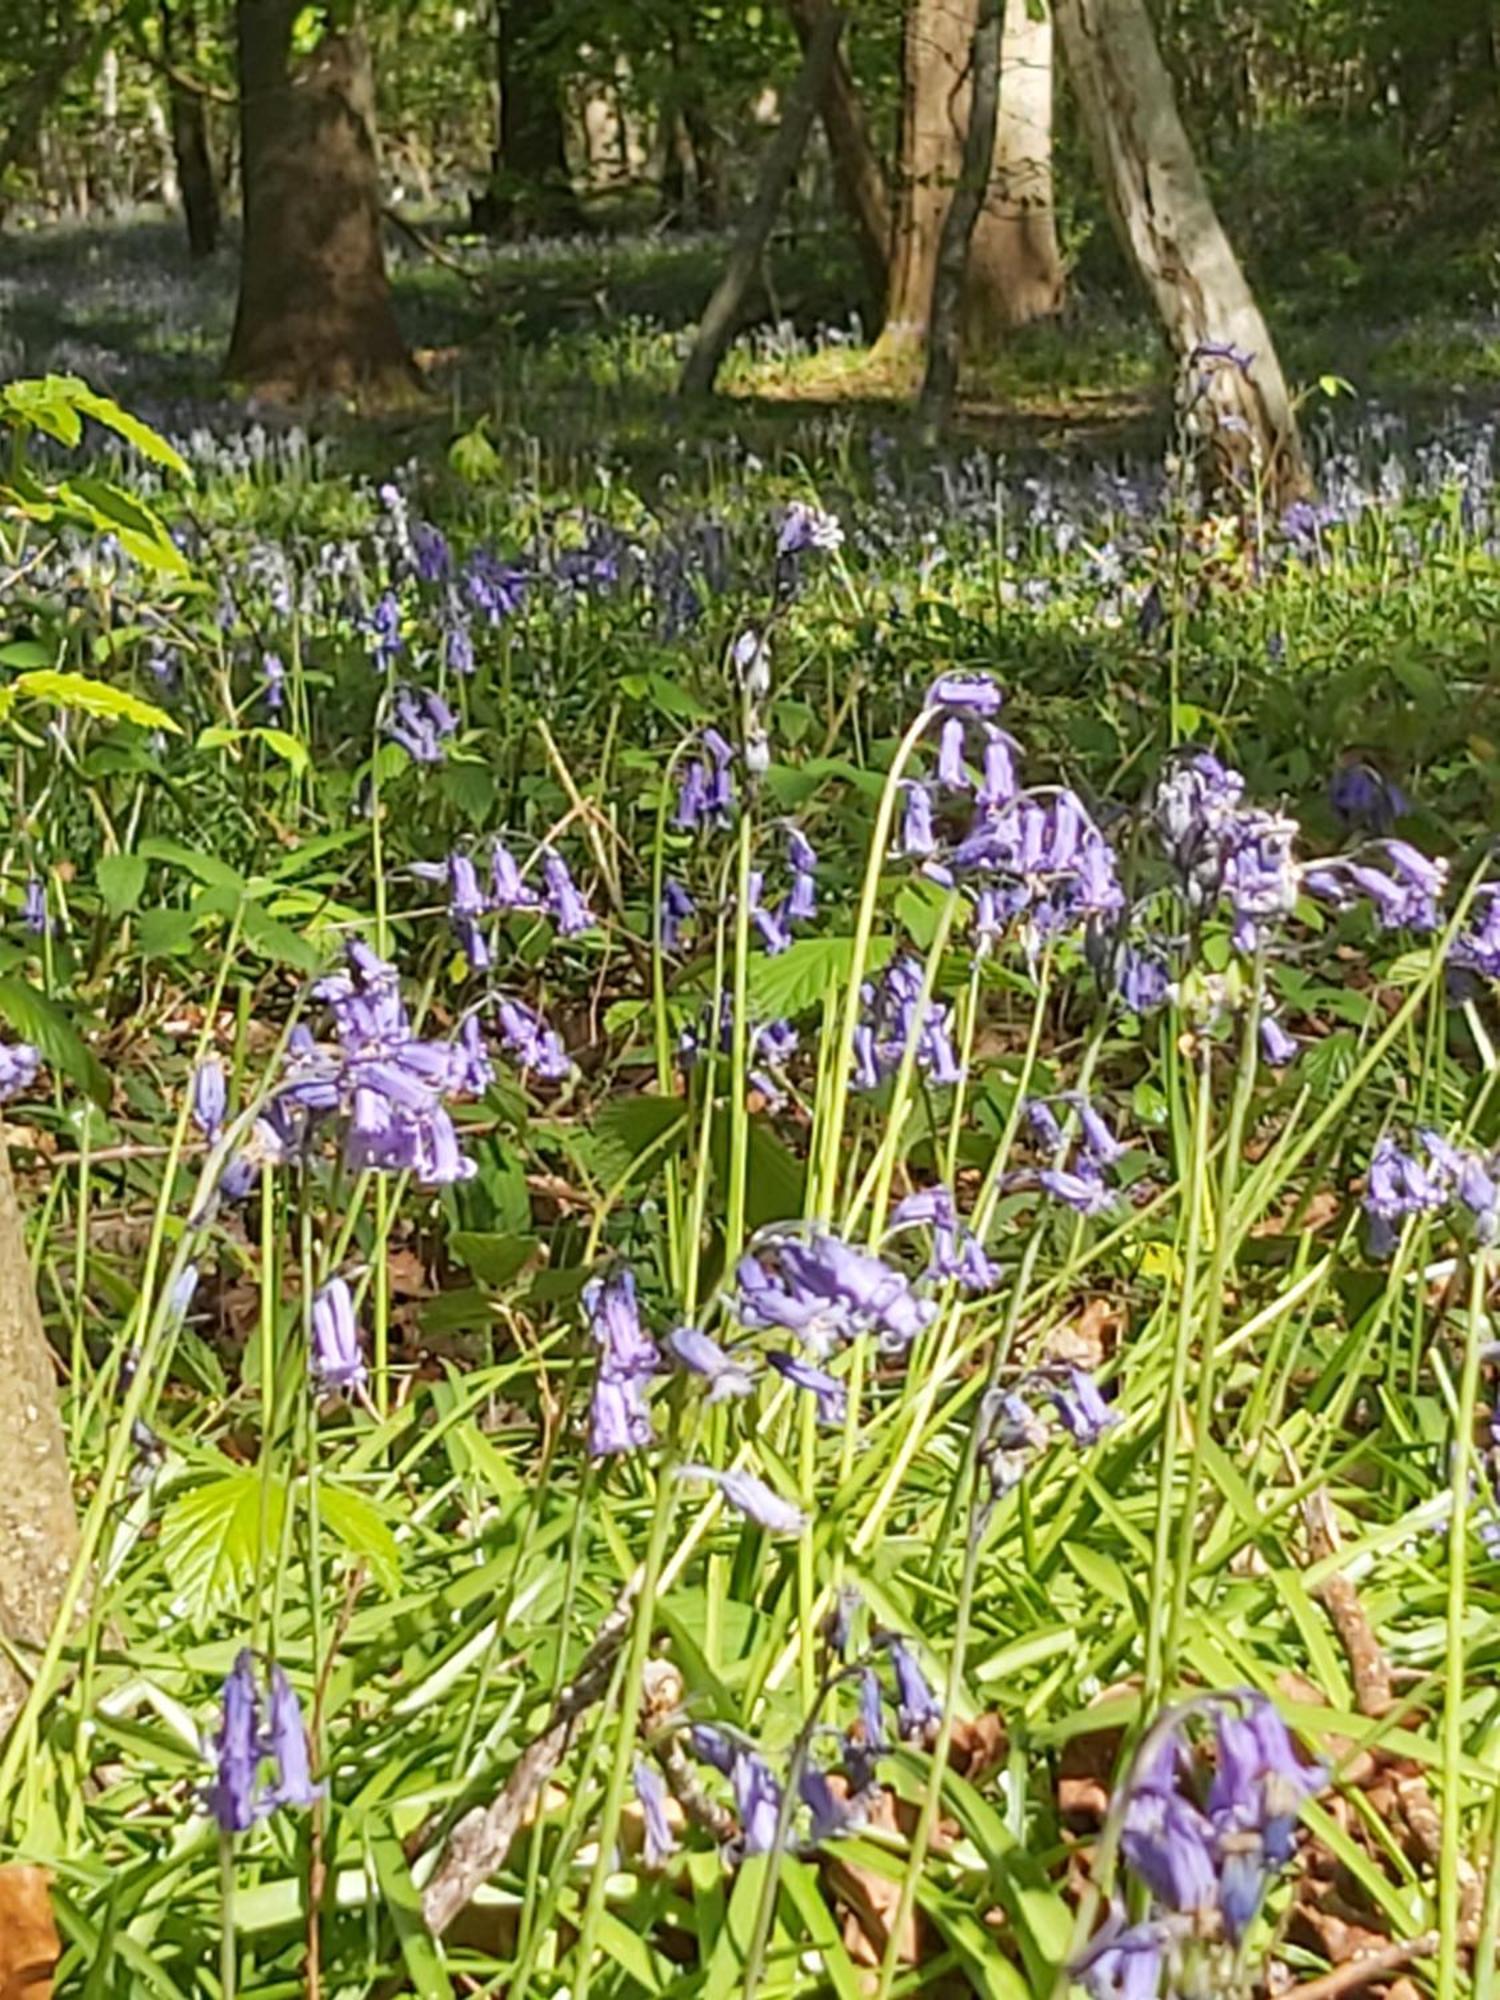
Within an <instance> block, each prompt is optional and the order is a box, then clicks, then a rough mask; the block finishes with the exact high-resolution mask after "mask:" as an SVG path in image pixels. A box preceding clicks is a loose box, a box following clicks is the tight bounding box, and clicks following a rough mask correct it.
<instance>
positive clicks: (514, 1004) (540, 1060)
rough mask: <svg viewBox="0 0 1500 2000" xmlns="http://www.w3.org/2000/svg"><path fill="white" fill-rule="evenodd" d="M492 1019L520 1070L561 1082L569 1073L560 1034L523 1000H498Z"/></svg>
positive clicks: (566, 1056)
mask: <svg viewBox="0 0 1500 2000" xmlns="http://www.w3.org/2000/svg"><path fill="white" fill-rule="evenodd" d="M496 1019H497V1021H498V1022H499V1025H500V1040H501V1042H502V1043H503V1045H504V1046H505V1048H506V1049H508V1050H509V1051H510V1053H511V1054H512V1055H513V1056H514V1057H515V1059H516V1061H517V1063H518V1064H519V1066H520V1067H521V1068H522V1069H523V1070H527V1071H529V1072H530V1073H531V1075H533V1076H536V1077H540V1078H541V1080H542V1081H543V1082H544V1083H562V1082H563V1081H565V1079H566V1078H567V1077H568V1076H569V1075H570V1074H571V1073H572V1067H573V1065H572V1063H571V1062H570V1061H569V1059H568V1052H567V1050H566V1049H565V1048H564V1047H563V1043H562V1037H561V1036H560V1035H559V1034H558V1033H557V1031H556V1029H555V1028H549V1027H548V1026H547V1023H546V1022H545V1021H544V1020H543V1019H542V1017H541V1015H540V1014H538V1013H536V1012H535V1010H534V1009H532V1008H530V1007H528V1006H527V1005H526V1003H525V1002H524V1001H523V1000H502V1001H501V1002H500V1004H499V1006H498V1008H497V1009H496Z"/></svg>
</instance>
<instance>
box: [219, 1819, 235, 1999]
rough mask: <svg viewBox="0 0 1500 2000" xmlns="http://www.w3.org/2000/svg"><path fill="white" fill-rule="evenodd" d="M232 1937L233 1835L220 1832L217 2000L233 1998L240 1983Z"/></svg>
mask: <svg viewBox="0 0 1500 2000" xmlns="http://www.w3.org/2000/svg"><path fill="white" fill-rule="evenodd" d="M236 1961H237V1953H236V1950H235V1937H234V1835H233V1834H232V1833H220V1835H219V2000H234V1996H235V1992H236V1990H237V1988H238V1986H239V1975H238V1966H237V1962H236Z"/></svg>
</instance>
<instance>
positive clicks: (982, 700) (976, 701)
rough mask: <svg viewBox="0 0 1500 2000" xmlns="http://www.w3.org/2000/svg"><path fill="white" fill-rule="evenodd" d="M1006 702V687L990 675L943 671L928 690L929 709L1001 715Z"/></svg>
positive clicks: (969, 713)
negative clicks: (945, 672) (946, 672)
mask: <svg viewBox="0 0 1500 2000" xmlns="http://www.w3.org/2000/svg"><path fill="white" fill-rule="evenodd" d="M1004 703H1005V693H1004V690H1003V689H1002V688H1001V686H1000V683H999V682H998V681H996V680H992V679H991V678H990V676H989V675H988V674H943V675H941V676H940V677H939V679H937V680H935V681H934V682H933V684H932V686H931V687H930V688H929V689H928V690H927V706H928V708H943V709H951V710H953V711H955V712H956V713H958V714H959V715H977V716H991V715H998V714H999V713H1000V710H1001V708H1002V707H1003V706H1004Z"/></svg>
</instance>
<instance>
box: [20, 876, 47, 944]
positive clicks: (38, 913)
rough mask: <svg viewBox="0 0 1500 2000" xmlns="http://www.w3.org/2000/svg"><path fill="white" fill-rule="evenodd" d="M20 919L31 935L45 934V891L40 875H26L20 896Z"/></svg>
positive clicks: (43, 935) (40, 935)
mask: <svg viewBox="0 0 1500 2000" xmlns="http://www.w3.org/2000/svg"><path fill="white" fill-rule="evenodd" d="M21 921H22V923H23V924H24V925H25V926H26V928H27V930H29V931H30V932H31V934H32V936H33V937H45V936H46V934H47V891H46V890H45V889H44V888H43V886H42V882H41V877H40V876H37V875H28V876H27V878H26V888H25V891H24V893H23V894H22V897H21Z"/></svg>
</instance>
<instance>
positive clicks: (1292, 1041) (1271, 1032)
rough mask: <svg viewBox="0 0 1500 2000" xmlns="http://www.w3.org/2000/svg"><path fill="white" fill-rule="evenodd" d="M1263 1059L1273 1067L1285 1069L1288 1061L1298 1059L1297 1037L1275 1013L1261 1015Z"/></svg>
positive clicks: (1261, 1049)
mask: <svg viewBox="0 0 1500 2000" xmlns="http://www.w3.org/2000/svg"><path fill="white" fill-rule="evenodd" d="M1260 1053H1261V1060H1262V1061H1263V1062H1266V1063H1269V1064H1270V1066H1271V1068H1272V1069H1283V1068H1284V1067H1285V1066H1286V1064H1287V1063H1289V1062H1295V1061H1296V1059H1297V1038H1296V1036H1295V1035H1289V1034H1288V1033H1287V1031H1286V1029H1285V1028H1283V1027H1282V1025H1281V1023H1280V1022H1279V1021H1278V1020H1277V1018H1276V1016H1275V1015H1274V1014H1262V1015H1261V1017H1260Z"/></svg>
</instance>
